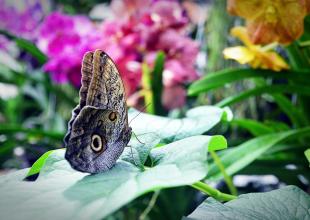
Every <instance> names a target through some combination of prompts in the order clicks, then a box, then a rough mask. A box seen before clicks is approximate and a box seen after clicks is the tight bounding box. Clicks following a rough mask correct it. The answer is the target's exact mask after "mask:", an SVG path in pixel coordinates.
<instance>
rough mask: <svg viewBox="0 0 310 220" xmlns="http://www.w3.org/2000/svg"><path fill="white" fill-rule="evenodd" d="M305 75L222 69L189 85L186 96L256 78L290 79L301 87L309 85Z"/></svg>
mask: <svg viewBox="0 0 310 220" xmlns="http://www.w3.org/2000/svg"><path fill="white" fill-rule="evenodd" d="M305 73H306V71H282V72H281V73H279V72H273V71H270V70H260V69H244V68H243V69H238V68H236V69H224V70H221V71H217V72H212V73H208V74H207V75H206V76H205V77H203V78H201V79H200V80H197V81H195V82H194V83H193V84H191V85H190V87H189V89H188V94H189V95H198V94H199V93H202V92H207V91H210V90H212V89H215V88H219V87H221V86H224V85H226V84H229V83H232V82H235V81H238V80H242V79H247V78H257V77H271V78H282V79H290V80H293V81H296V82H298V83H300V84H301V85H302V84H305V85H309V84H310V80H309V79H308V78H307V76H306V75H305Z"/></svg>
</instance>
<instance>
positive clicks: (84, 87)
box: [64, 51, 94, 144]
mask: <svg viewBox="0 0 310 220" xmlns="http://www.w3.org/2000/svg"><path fill="white" fill-rule="evenodd" d="M93 55H94V52H91V51H90V52H87V53H85V54H84V57H83V61H82V68H81V74H82V78H81V88H80V92H79V94H80V102H79V104H78V105H77V106H76V107H75V108H74V109H73V111H72V116H71V119H70V121H69V123H68V131H67V134H66V135H65V137H64V142H65V144H67V143H68V140H69V138H70V134H71V132H72V124H73V122H74V121H75V119H76V117H77V115H78V114H79V113H80V111H81V109H82V108H83V107H84V106H85V105H86V98H87V93H88V88H89V85H90V82H91V79H92V74H93V73H92V72H93Z"/></svg>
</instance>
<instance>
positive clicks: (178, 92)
mask: <svg viewBox="0 0 310 220" xmlns="http://www.w3.org/2000/svg"><path fill="white" fill-rule="evenodd" d="M185 101H186V91H185V89H184V88H183V86H180V85H178V86H172V87H165V88H164V91H163V96H162V104H163V106H164V107H165V108H166V109H174V108H180V107H182V106H184V105H185Z"/></svg>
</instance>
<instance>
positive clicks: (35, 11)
mask: <svg viewBox="0 0 310 220" xmlns="http://www.w3.org/2000/svg"><path fill="white" fill-rule="evenodd" d="M0 5H1V8H0V28H1V29H5V30H8V31H9V32H11V33H13V34H15V35H17V36H20V37H24V38H27V39H29V40H33V39H34V38H35V37H36V32H35V30H36V28H37V27H38V24H39V22H40V20H41V19H42V17H43V10H42V8H41V5H40V3H39V2H35V3H34V4H32V5H29V6H27V7H26V8H25V9H23V10H18V9H17V8H15V7H14V6H10V5H8V4H7V3H6V2H5V1H4V0H0Z"/></svg>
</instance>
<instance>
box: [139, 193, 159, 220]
mask: <svg viewBox="0 0 310 220" xmlns="http://www.w3.org/2000/svg"><path fill="white" fill-rule="evenodd" d="M159 193H160V190H157V191H155V192H154V193H153V195H152V198H151V199H150V202H149V204H148V206H147V207H146V209H145V210H144V211H143V212H142V214H141V215H140V217H139V220H144V219H145V218H146V217H147V215H148V214H149V212H150V211H151V210H152V208H153V207H154V205H155V203H156V200H157V198H158V196H159Z"/></svg>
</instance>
